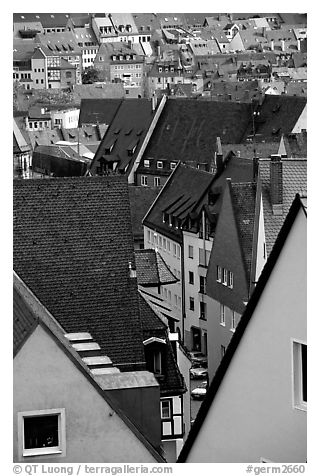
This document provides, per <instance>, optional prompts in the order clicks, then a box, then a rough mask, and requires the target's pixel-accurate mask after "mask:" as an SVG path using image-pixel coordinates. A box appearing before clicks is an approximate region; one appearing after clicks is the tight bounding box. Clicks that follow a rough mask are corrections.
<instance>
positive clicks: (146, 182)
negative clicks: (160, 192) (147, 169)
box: [141, 175, 148, 187]
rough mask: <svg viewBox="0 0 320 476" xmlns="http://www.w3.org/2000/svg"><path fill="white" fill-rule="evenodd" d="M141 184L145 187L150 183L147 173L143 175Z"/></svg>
mask: <svg viewBox="0 0 320 476" xmlns="http://www.w3.org/2000/svg"><path fill="white" fill-rule="evenodd" d="M141 185H143V186H144V187H146V186H147V185H148V177H147V176H146V175H141Z"/></svg>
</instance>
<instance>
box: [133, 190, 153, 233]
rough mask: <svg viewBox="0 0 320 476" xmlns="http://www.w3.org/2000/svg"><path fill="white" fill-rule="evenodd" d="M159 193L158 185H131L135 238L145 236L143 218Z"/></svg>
mask: <svg viewBox="0 0 320 476" xmlns="http://www.w3.org/2000/svg"><path fill="white" fill-rule="evenodd" d="M158 193H159V188H157V187H142V186H141V187H140V186H136V185H129V200H130V209H131V219H132V232H133V238H143V225H142V220H143V218H144V216H145V214H146V213H147V211H148V210H149V208H150V207H151V205H152V204H153V202H154V201H155V199H156V197H157V195H158Z"/></svg>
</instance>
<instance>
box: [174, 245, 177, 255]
mask: <svg viewBox="0 0 320 476" xmlns="http://www.w3.org/2000/svg"><path fill="white" fill-rule="evenodd" d="M176 255H177V245H176V244H175V243H173V256H176Z"/></svg>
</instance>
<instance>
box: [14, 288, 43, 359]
mask: <svg viewBox="0 0 320 476" xmlns="http://www.w3.org/2000/svg"><path fill="white" fill-rule="evenodd" d="M37 324H38V319H37V318H36V316H35V315H34V313H33V312H32V311H31V309H30V308H29V307H27V306H26V305H25V302H24V300H23V299H22V297H21V295H20V294H19V293H18V291H17V289H16V288H15V287H13V354H14V355H15V354H16V353H17V352H18V351H19V349H20V348H21V347H22V345H23V344H24V342H25V340H26V339H27V338H28V336H29V335H30V334H31V332H32V331H33V330H34V329H35V327H36V326H37Z"/></svg>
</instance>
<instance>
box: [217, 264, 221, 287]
mask: <svg viewBox="0 0 320 476" xmlns="http://www.w3.org/2000/svg"><path fill="white" fill-rule="evenodd" d="M221 279H222V268H221V266H217V281H218V282H219V283H221Z"/></svg>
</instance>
